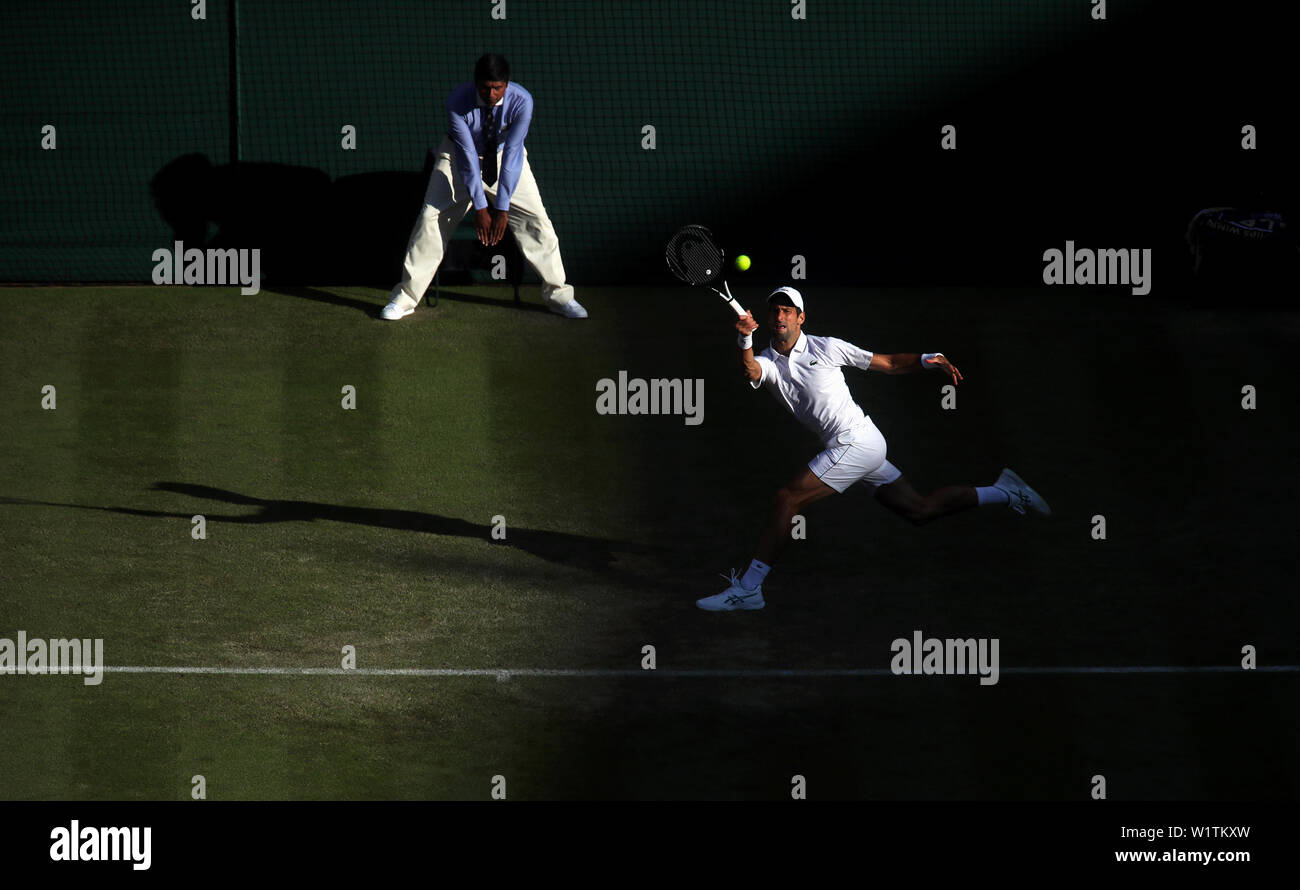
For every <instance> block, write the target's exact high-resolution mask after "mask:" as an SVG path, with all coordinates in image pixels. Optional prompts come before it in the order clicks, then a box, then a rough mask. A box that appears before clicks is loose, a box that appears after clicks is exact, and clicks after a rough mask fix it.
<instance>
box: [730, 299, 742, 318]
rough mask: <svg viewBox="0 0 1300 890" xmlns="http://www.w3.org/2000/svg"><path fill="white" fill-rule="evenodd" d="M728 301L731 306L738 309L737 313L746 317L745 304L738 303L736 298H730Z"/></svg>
mask: <svg viewBox="0 0 1300 890" xmlns="http://www.w3.org/2000/svg"><path fill="white" fill-rule="evenodd" d="M728 302H729V303H730V304H731V308H732V309H734V310H736V314H737V315H739V316H740V317H741V318H744V317H745V307H744V306H742V305H740V304H739V303H737V302H736V301H735V300H728Z"/></svg>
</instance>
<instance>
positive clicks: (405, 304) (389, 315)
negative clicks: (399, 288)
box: [379, 294, 416, 321]
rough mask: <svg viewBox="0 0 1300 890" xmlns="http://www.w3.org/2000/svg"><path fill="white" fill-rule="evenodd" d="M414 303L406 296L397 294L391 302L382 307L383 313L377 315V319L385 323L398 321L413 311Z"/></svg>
mask: <svg viewBox="0 0 1300 890" xmlns="http://www.w3.org/2000/svg"><path fill="white" fill-rule="evenodd" d="M415 307H416V302H415V301H414V300H412V299H411V298H410V297H408V296H407V295H406V294H399V295H398V296H396V297H394V298H393V301H392V302H391V303H389V304H388V305H387V306H385V307H384V311H383V312H381V313H379V317H380V318H382V319H384V320H385V321H398V320H400V319H403V318H406V316H408V315H410V314H411V313H412V312H414V311H415Z"/></svg>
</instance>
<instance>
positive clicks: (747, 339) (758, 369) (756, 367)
mask: <svg viewBox="0 0 1300 890" xmlns="http://www.w3.org/2000/svg"><path fill="white" fill-rule="evenodd" d="M756 330H758V322H756V321H754V316H753V313H750V312H746V313H745V314H744V315H742V316H740V317H739V318H737V319H736V331H737V333H739V334H740V338H739V340H738V344H737V345H739V347H740V364H741V367H743V368H744V369H745V379H746V380H748V381H749V382H750V383H753V382H755V381H757V380H762V379H763V367H762V365H760V364H759V363H758V359H756V358H754V343H753V339H754V338H753V333H754V331H756Z"/></svg>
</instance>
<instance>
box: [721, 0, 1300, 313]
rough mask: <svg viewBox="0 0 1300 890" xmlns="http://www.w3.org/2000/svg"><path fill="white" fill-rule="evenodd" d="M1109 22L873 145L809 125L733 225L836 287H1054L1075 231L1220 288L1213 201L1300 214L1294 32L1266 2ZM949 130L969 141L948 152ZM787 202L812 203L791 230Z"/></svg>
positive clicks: (1195, 4)
mask: <svg viewBox="0 0 1300 890" xmlns="http://www.w3.org/2000/svg"><path fill="white" fill-rule="evenodd" d="M1090 33H1093V34H1095V36H1090V37H1086V38H1085V39H1083V40H1081V41H1077V42H1075V43H1074V44H1073V46H1072V47H1071V48H1070V49H1069V50H1068V51H1064V52H1059V53H1055V54H1053V55H1051V56H1049V57H1047V58H1044V59H1042V60H1040V61H1038V62H1036V63H1033V64H1027V65H1025V66H1023V67H1021V68H1019V69H1017V70H1015V71H1014V72H1012V73H1010V74H1008V75H1006V76H1004V77H1002V78H1000V79H998V80H996V81H994V82H992V83H990V84H988V85H986V86H984V87H983V88H980V89H977V90H970V89H968V88H966V87H964V86H962V85H958V86H957V87H956V88H955V89H954V90H953V98H952V100H951V101H949V102H947V103H945V104H943V105H942V106H941V107H938V108H935V109H932V110H926V111H924V112H923V113H920V114H918V115H917V116H915V118H914V119H913V120H912V121H910V122H902V121H900V122H899V125H898V126H897V128H896V129H894V130H892V131H889V132H879V131H872V132H869V133H865V134H864V144H863V146H862V147H861V148H858V149H856V150H855V153H854V154H851V155H850V154H842V155H829V154H824V155H822V156H821V157H820V158H816V160H818V161H820V162H814V158H815V152H816V150H817V149H816V140H815V139H813V138H812V134H807V135H806V138H803V139H802V142H803V143H804V147H805V148H806V150H807V152H806V153H807V157H808V162H807V163H805V164H803V165H801V166H800V167H796V168H792V169H791V176H790V177H789V180H788V181H787V182H786V183H785V184H784V185H783V186H782V187H778V188H777V189H774V190H773V191H770V192H764V193H762V194H758V193H756V194H755V203H754V205H753V207H752V208H750V210H749V211H746V212H744V213H743V214H742V215H740V216H739V217H738V218H735V219H729V220H718V221H717V222H716V223H715V231H718V233H719V235H720V237H723V238H724V242H725V243H728V244H744V245H746V246H747V247H748V248H749V249H750V250H751V251H752V252H754V253H756V254H766V255H768V256H773V257H776V258H779V260H780V262H779V263H778V264H777V266H776V268H775V271H776V273H777V275H778V276H779V275H788V274H789V273H788V262H789V257H790V255H791V254H794V253H802V254H805V255H806V256H807V259H808V267H809V269H810V280H816V281H818V282H827V281H830V282H837V283H838V282H843V283H855V284H868V285H873V286H887V285H892V286H912V285H931V284H942V285H1002V286H1035V285H1041V284H1042V278H1041V272H1042V267H1043V260H1042V254H1043V251H1044V250H1045V249H1048V248H1051V247H1056V248H1062V247H1063V246H1064V242H1065V241H1066V240H1067V239H1070V240H1073V241H1074V242H1075V243H1076V245H1077V246H1079V247H1091V248H1150V249H1151V250H1152V251H1153V262H1154V275H1153V281H1154V289H1155V291H1158V292H1163V293H1164V294H1165V295H1166V296H1167V295H1169V293H1170V291H1171V290H1174V291H1181V290H1185V289H1189V288H1192V287H1201V288H1202V289H1205V288H1206V284H1207V283H1206V282H1204V281H1203V280H1199V276H1196V275H1194V274H1193V267H1194V262H1195V259H1194V255H1193V253H1192V251H1191V249H1190V248H1189V246H1188V244H1187V242H1186V240H1185V233H1186V230H1187V227H1188V223H1189V222H1190V221H1191V220H1192V218H1193V217H1194V215H1195V214H1196V213H1197V212H1198V211H1200V210H1202V209H1204V208H1207V207H1215V206H1231V207H1237V208H1243V209H1247V210H1255V211H1276V212H1280V213H1283V214H1286V215H1287V216H1288V218H1294V214H1295V211H1296V206H1297V189H1296V177H1295V174H1294V172H1293V170H1294V163H1293V159H1294V158H1295V156H1296V154H1297V149H1300V139H1297V124H1296V120H1295V115H1294V112H1293V111H1291V110H1290V109H1291V105H1292V104H1293V103H1292V102H1291V101H1290V100H1289V98H1288V94H1289V92H1290V87H1289V84H1291V83H1292V82H1293V80H1294V74H1293V72H1292V70H1291V68H1292V67H1293V66H1292V65H1291V64H1290V62H1289V58H1290V56H1291V52H1292V51H1291V49H1290V47H1289V43H1290V41H1291V40H1292V38H1291V36H1290V31H1289V29H1288V28H1285V27H1283V26H1282V24H1281V22H1280V21H1279V20H1278V16H1277V14H1275V13H1273V12H1272V11H1269V10H1266V9H1260V8H1251V9H1242V10H1240V11H1239V12H1238V11H1234V13H1233V14H1232V15H1225V14H1224V11H1223V8H1222V7H1221V6H1217V5H1211V4H1209V3H1208V2H1207V0H1191V2H1189V3H1187V4H1185V5H1180V6H1179V7H1178V9H1177V10H1176V11H1174V10H1170V9H1168V8H1164V9H1153V10H1149V11H1147V12H1145V13H1142V14H1131V15H1128V16H1124V17H1122V18H1121V19H1119V20H1114V21H1110V22H1106V23H1099V24H1098V25H1096V26H1095V27H1094V28H1092V29H1090ZM949 124H951V125H953V126H955V127H956V149H955V150H949V151H945V150H943V149H942V148H941V146H940V138H941V128H942V127H943V126H945V125H949ZM1246 124H1250V125H1252V126H1254V127H1255V128H1256V130H1257V133H1258V142H1257V147H1256V148H1255V149H1254V150H1244V149H1243V148H1242V146H1241V142H1242V138H1243V136H1242V132H1241V130H1242V127H1243V125H1246ZM844 126H845V127H846V128H858V127H860V126H861V124H858V123H855V122H850V123H847V124H845V125H844ZM777 207H799V208H804V210H803V211H801V213H799V214H796V215H795V216H794V218H793V219H792V220H791V221H789V222H786V223H784V224H783V225H780V226H776V225H772V223H771V210H772V208H777ZM751 211H752V212H751ZM1238 259H1241V258H1240V257H1239V258H1238ZM1244 260H1245V261H1244V264H1239V265H1237V266H1235V267H1234V268H1233V271H1232V273H1231V274H1230V276H1229V277H1230V278H1231V279H1232V283H1233V284H1237V283H1238V277H1239V276H1240V275H1242V274H1246V275H1247V276H1248V278H1249V281H1248V283H1247V284H1246V285H1245V286H1246V287H1250V288H1255V289H1257V290H1258V289H1264V290H1267V289H1273V290H1274V291H1285V290H1286V289H1288V288H1289V289H1291V290H1294V288H1295V286H1296V284H1297V283H1300V278H1297V275H1296V268H1295V265H1294V264H1278V263H1276V262H1274V261H1273V258H1272V257H1270V256H1261V257H1260V261H1259V262H1258V263H1256V262H1255V261H1254V258H1253V256H1252V257H1246V258H1244ZM782 264H785V265H784V266H782ZM814 276H815V277H814ZM1215 287H1216V285H1215V284H1209V292H1211V293H1212V292H1213V291H1214V289H1215ZM1240 290H1241V288H1240V287H1238V288H1237V291H1238V292H1239V291H1240ZM1224 298H1225V300H1226V301H1231V302H1236V299H1237V297H1236V296H1231V295H1229V294H1226V293H1225V294H1224ZM1263 302H1269V301H1268V300H1266V299H1265V300H1263Z"/></svg>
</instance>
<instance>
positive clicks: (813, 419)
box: [749, 331, 872, 446]
mask: <svg viewBox="0 0 1300 890" xmlns="http://www.w3.org/2000/svg"><path fill="white" fill-rule="evenodd" d="M871 355H872V353H870V352H867V350H865V349H859V348H858V347H857V346H854V345H853V344H852V343H849V342H847V341H845V340H839V339H836V338H835V337H809V336H808V335H807V334H805V333H803V332H802V331H800V333H799V339H798V340H796V341H795V343H794V348H793V349H791V350H790V354H789V355H782V354H781V353H779V352H777V351H776V350H775V349H773V348H772V347H770V346H769V347H768V348H767V349H764V350H763V352H762V354H761V355H757V356H755V357H754V360H755V361H757V362H758V365H759V367H761V368H762V369H763V376H762V377H760V378H759V379H757V380H751V381H750V384H749V385H750V386H752V387H754V389H758V388H759V387H760V386H766V387H767V389H768V391H769V392H771V393H772V395H773V396H775V397H776V400H777V401H779V402H781V404H783V405H785V407H786V409H787V410H789V412H790V413H791V414H793V415H794V416H795V418H796V419H797V420H798V421H799V422H800V423H802V424H803V425H804V426H806V427H807V428H808V429H810V430H812V431H813V432H814V433H816V434H817V436H818V437H819V438H820V439H821V440H822V441H823V442H824V443H826V445H827V446H829V445H831V444H832V443H833V442H835V440H836V439H838V438H839V437H840V436H841V435H842V434H844V433H848V432H850V431H851V430H853V429H854V428H855V427H857V426H859V425H861V424H863V423H866V422H867V415H866V414H864V413H863V411H862V408H861V407H859V405H858V403H857V402H855V401H853V394H852V393H850V392H849V385H848V384H847V383H845V382H844V372H843V371H841V370H840V368H842V367H846V366H847V367H853V368H861V369H862V370H864V371H865V370H867V367H868V366H869V365H870V364H871Z"/></svg>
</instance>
